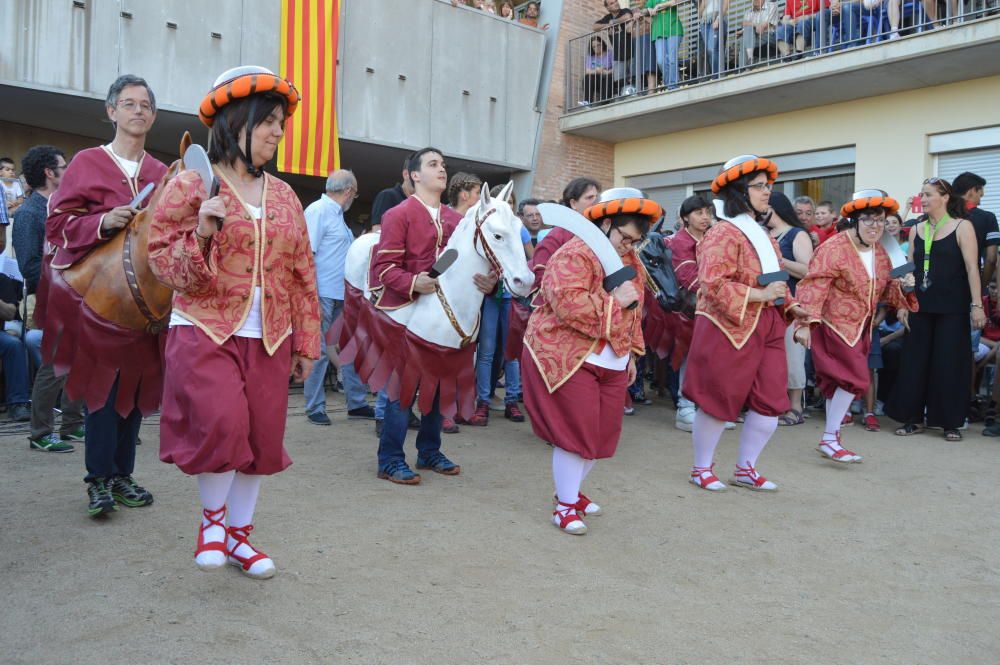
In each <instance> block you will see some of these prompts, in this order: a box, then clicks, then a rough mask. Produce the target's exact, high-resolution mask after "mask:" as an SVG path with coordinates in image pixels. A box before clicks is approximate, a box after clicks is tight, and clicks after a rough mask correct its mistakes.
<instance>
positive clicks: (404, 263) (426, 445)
mask: <svg viewBox="0 0 1000 665" xmlns="http://www.w3.org/2000/svg"><path fill="white" fill-rule="evenodd" d="M409 175H410V180H411V182H412V183H413V188H414V194H413V195H412V196H410V197H409V198H408V199H406V200H405V201H404V202H403V203H400V204H399V205H398V206H396V207H395V208H392V209H391V210H389V211H388V212H387V213H385V215H384V216H383V218H382V235H381V238H380V240H379V243H378V245H376V247H375V250H374V254H373V256H372V261H371V267H370V268H369V271H370V272H369V279H368V283H369V284H370V290H371V292H372V298H373V299H374V301H375V307H376V308H377V309H380V310H383V311H388V310H394V309H399V308H400V307H404V306H406V305H409V304H410V303H412V302H413V301H414V300H415V299H416V298H417V296H418V295H422V294H428V293H434V289H435V286H436V285H437V280H436V279H434V278H432V277H430V276H429V275H428V274H427V271H429V270H430V269H431V266H432V265H433V264H434V261H435V260H436V259H437V257H438V254H440V253H441V251H442V250H443V249H444V247H445V245H447V244H448V239H449V238H450V237H451V234H452V233H453V232H454V231H455V228H456V227H457V226H458V223H459V222H460V221H461V219H462V218H461V216H460V215H459V214H458V213H457V212H455V211H454V210H452V209H451V208H449V207H448V206H446V205H443V204H442V203H441V194H442V193H443V192H444V191H445V189H446V188H447V186H448V173H447V171H446V169H445V163H444V157H443V156H442V154H441V151H439V150H437V149H435V148H424V149H422V150H419V151H417V152H415V153H414V154H413V155H412V156H411V157H410V161H409ZM475 279H476V282H475V283H476V287H477V288H479V289H480V290H481V291H483V292H485V293H489V292H490V291H492V290H493V288H494V287H495V286H496V281H497V276H496V275H493V274H491V275H477V276H476V278H475ZM362 378H363V379H367V378H368V377H365V376H362ZM391 397H392V396H390V400H389V402H388V403H387V404H386V407H385V419H384V424H383V426H382V434H381V436H380V437H379V447H378V476H379V478H383V479H385V480H389V481H392V482H394V483H400V484H404V485H414V484H417V483H419V482H420V476H419V475H418V474H415V473H414V472H413V471H412V470H411V469H410V468H409V466H407V464H406V458H405V455H404V453H403V443H404V442H405V440H406V429H407V426H408V424H409V412H408V410H407V409H406V408H404V407H402V406H401V405H400V398H403V397H407V398H408V397H410V396H409V395H406V396H403V395H400V396H397V397H396V399H392V398H391ZM421 410H422V411H423V409H421ZM441 425H442V416H441V411H440V404H439V401H438V399H437V398H435V399H434V406H433V408H432V409H430V410H429V411H428V412H427V413H422V414H421V418H420V430H419V431H418V433H417V468H418V469H430V470H431V471H435V472H437V473H441V474H444V475H457V474H458V473H459V472H460V471H461V468H460V467H459V466H458V465H457V464H455V463H453V462H452V461H451V460H449V459H448V458H447V457H445V455H444V453H442V452H441Z"/></svg>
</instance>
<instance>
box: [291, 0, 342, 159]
mask: <svg viewBox="0 0 1000 665" xmlns="http://www.w3.org/2000/svg"><path fill="white" fill-rule="evenodd" d="M339 28H340V0H281V66H280V69H281V71H280V74H281V76H284V77H285V78H287V79H288V80H289V81H291V82H292V83H294V84H295V87H296V88H298V90H299V93H300V94H301V95H302V101H301V102H300V104H299V108H298V111H297V112H296V113H295V115H293V116H292V117H291V119H290V120H289V121H288V123H287V124H286V125H285V138H284V141H283V142H282V145H281V149H280V150H279V151H278V170H279V171H284V172H286V173H301V174H303V175H314V176H321V177H323V178H325V177H326V176H328V175H329V174H330V172H331V171H333V170H335V169H338V168H340V146H339V142H338V137H337V106H336V94H337V34H338V30H339Z"/></svg>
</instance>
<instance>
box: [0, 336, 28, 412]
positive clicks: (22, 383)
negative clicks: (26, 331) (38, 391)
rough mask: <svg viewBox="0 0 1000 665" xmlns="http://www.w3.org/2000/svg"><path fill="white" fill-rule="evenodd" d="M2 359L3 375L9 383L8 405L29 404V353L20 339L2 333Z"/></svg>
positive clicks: (0, 337) (0, 354)
mask: <svg viewBox="0 0 1000 665" xmlns="http://www.w3.org/2000/svg"><path fill="white" fill-rule="evenodd" d="M0 359H2V360H3V374H4V379H6V381H7V404H8V406H13V405H15V404H27V403H28V401H29V400H30V397H29V396H28V351H27V349H26V348H25V346H24V342H22V341H21V338H20V337H14V336H13V335H9V334H7V333H5V332H2V331H0Z"/></svg>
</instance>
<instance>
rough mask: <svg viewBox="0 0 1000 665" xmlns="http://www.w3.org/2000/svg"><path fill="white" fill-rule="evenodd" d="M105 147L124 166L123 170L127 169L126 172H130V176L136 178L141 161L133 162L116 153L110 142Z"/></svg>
mask: <svg viewBox="0 0 1000 665" xmlns="http://www.w3.org/2000/svg"><path fill="white" fill-rule="evenodd" d="M104 147H105V148H107V149H108V152H109V153H111V156H112V157H114V158H115V161H116V162H118V165H119V166H121V167H122V170H123V171H125V173H126V174H128V177H130V178H134V177H135V176H136V174H137V173H139V162H133V161H132V160H131V159H125V158H124V157H122V156H121V155H118V154H116V153H115V151H114V150H113V149H112V148H111V144H110V143H109V144H107V145H106V146H104Z"/></svg>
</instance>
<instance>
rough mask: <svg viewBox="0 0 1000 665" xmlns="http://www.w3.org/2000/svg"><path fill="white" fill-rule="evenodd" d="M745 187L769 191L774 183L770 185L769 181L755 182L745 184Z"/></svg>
mask: <svg viewBox="0 0 1000 665" xmlns="http://www.w3.org/2000/svg"><path fill="white" fill-rule="evenodd" d="M747 187H750V188H751V189H756V190H758V191H761V192H770V191H771V190H772V189H774V185H772V184H771V183H769V182H756V183H754V184H752V185H747Z"/></svg>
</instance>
